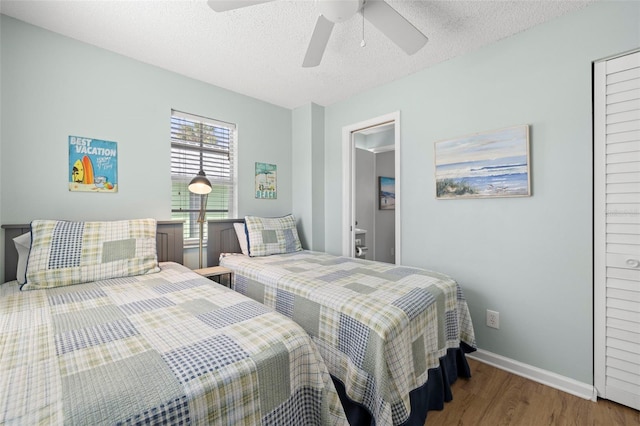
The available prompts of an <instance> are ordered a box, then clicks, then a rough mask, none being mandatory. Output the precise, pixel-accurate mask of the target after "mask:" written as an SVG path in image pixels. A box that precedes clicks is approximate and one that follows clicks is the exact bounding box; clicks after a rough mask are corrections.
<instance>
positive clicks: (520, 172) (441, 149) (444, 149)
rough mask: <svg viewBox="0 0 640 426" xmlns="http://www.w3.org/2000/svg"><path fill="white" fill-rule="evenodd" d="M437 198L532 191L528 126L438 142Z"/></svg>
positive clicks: (523, 193) (478, 196) (436, 165)
mask: <svg viewBox="0 0 640 426" xmlns="http://www.w3.org/2000/svg"><path fill="white" fill-rule="evenodd" d="M434 147H435V163H436V164H435V173H436V198H438V199H459V198H489V197H528V196H530V195H531V178H530V176H531V173H530V167H529V126H528V125H522V126H516V127H509V128H506V129H500V130H492V131H487V132H482V133H475V134H472V135H468V136H462V137H459V138H455V139H448V140H443V141H439V142H436V143H435V144H434Z"/></svg>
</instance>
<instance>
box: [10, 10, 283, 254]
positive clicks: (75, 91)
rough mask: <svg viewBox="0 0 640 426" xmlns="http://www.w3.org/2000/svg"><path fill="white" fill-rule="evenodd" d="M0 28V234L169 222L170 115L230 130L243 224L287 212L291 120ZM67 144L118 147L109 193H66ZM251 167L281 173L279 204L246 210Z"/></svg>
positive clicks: (110, 58) (73, 46)
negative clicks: (35, 225)
mask: <svg viewBox="0 0 640 426" xmlns="http://www.w3.org/2000/svg"><path fill="white" fill-rule="evenodd" d="M0 19H1V21H0V31H1V32H0V40H1V45H0V49H1V54H2V61H1V78H2V80H1V88H2V93H1V108H2V118H1V141H0V153H1V157H0V161H1V163H0V165H1V171H0V179H1V181H2V182H3V185H2V187H0V189H1V195H0V220H1V221H2V223H5V224H6V223H25V222H27V223H28V222H29V221H30V220H32V219H35V218H60V219H72V220H74V219H76V220H77V219H85V220H101V219H121V218H130V217H154V218H157V219H169V218H170V208H171V207H170V194H171V181H170V176H169V163H170V142H169V118H170V113H171V108H175V109H179V110H182V111H187V112H190V113H194V114H199V115H204V116H208V117H212V118H216V119H219V120H223V121H228V122H232V123H236V124H237V126H238V138H239V153H238V158H239V162H238V169H239V200H238V209H239V214H240V216H242V215H245V214H256V215H279V214H286V213H289V212H290V211H291V208H292V192H291V164H292V160H291V111H290V110H289V109H286V108H281V107H277V106H274V105H271V104H268V103H265V102H261V101H258V100H256V99H253V98H250V97H247V96H243V95H239V94H237V93H234V92H230V91H228V90H224V89H221V88H218V87H214V86H211V85H209V84H205V83H202V82H199V81H196V80H193V79H189V78H186V77H183V76H180V75H177V74H174V73H171V72H168V71H164V70H161V69H159V68H156V67H152V66H149V65H146V64H143V63H141V62H137V61H134V60H131V59H129V58H126V57H123V56H120V55H116V54H113V53H111V52H108V51H105V50H102V49H98V48H96V47H94V46H91V45H88V44H84V43H80V42H78V41H75V40H72V39H69V38H66V37H62V36H60V35H57V34H54V33H52V32H49V31H46V30H43V29H41V28H38V27H34V26H31V25H28V24H25V23H23V22H21V21H17V20H15V19H13V18H9V17H7V16H4V15H3V16H1V18H0ZM69 135H78V136H86V137H91V138H97V139H105V140H110V141H116V142H117V143H118V151H119V158H118V180H119V192H118V193H117V194H95V193H78V192H73V193H72V192H69V190H68V185H67V182H68V180H69V177H68V176H67V174H68V172H69V171H68V165H67V162H68V141H67V138H68V136H69ZM256 161H259V162H265V163H271V164H276V165H277V166H278V198H277V200H259V199H255V195H254V192H253V190H254V183H253V178H254V173H255V162H256ZM0 250H1V249H0Z"/></svg>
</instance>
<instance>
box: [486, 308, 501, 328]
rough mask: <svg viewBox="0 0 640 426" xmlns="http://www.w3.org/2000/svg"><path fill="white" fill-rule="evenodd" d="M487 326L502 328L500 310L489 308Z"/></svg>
mask: <svg viewBox="0 0 640 426" xmlns="http://www.w3.org/2000/svg"><path fill="white" fill-rule="evenodd" d="M487 327H491V328H500V312H496V311H492V310H490V309H487Z"/></svg>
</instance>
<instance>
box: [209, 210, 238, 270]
mask: <svg viewBox="0 0 640 426" xmlns="http://www.w3.org/2000/svg"><path fill="white" fill-rule="evenodd" d="M234 223H244V219H218V220H210V221H208V222H207V232H208V237H207V265H208V266H218V264H219V260H220V253H240V244H238V237H237V236H236V231H235V229H233V224H234Z"/></svg>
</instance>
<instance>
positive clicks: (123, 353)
mask: <svg viewBox="0 0 640 426" xmlns="http://www.w3.org/2000/svg"><path fill="white" fill-rule="evenodd" d="M160 266H161V269H162V271H161V272H159V273H157V274H149V275H139V276H132V277H121V278H114V279H108V280H101V281H96V282H91V283H84V284H76V285H72V286H66V287H56V288H50V289H45V290H33V291H20V290H19V288H18V283H17V282H15V281H14V282H11V283H7V284H3V285H2V286H0V378H1V380H0V424H25V425H27V424H28V425H35V424H55V425H61V424H87V425H89V424H90V425H101V424H167V425H188V424H198V425H200V424H207V425H236V424H238V425H240V424H243V425H254V424H262V425H278V426H279V425H283V424H326V425H347V421H346V418H345V416H344V411H343V409H342V406H341V405H340V400H339V398H338V394H337V392H336V390H335V387H334V386H333V382H332V381H331V377H330V376H329V373H328V370H327V367H326V365H325V364H324V362H323V361H322V359H321V357H320V353H319V351H318V349H317V347H316V345H315V344H314V343H313V342H312V341H311V339H310V338H309V336H308V335H307V333H305V331H304V330H303V329H302V328H301V327H300V326H298V325H297V324H296V323H295V322H293V321H291V320H290V319H288V318H286V317H284V316H283V315H280V314H278V313H277V312H274V311H273V310H271V309H268V308H267V307H265V306H264V305H262V304H260V303H258V302H255V301H253V300H251V299H249V298H247V297H245V296H242V295H241V294H239V293H236V292H234V291H231V290H229V289H228V288H226V287H223V286H221V285H218V284H215V283H213V282H211V281H210V280H208V279H206V278H203V277H201V276H199V275H197V274H196V273H194V272H193V271H190V270H189V269H187V268H185V267H183V266H181V265H178V264H175V263H162V264H160Z"/></svg>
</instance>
